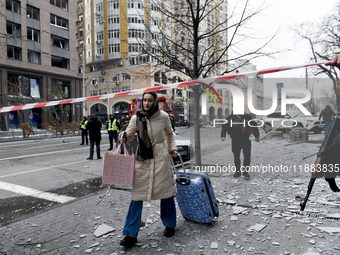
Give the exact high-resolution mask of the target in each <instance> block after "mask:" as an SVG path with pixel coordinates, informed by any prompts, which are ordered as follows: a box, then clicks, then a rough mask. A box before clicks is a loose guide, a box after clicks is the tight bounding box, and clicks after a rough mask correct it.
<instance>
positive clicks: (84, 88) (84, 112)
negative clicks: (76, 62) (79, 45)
mask: <svg viewBox="0 0 340 255" xmlns="http://www.w3.org/2000/svg"><path fill="white" fill-rule="evenodd" d="M103 23H105V20H102V21H100V22H99V23H98V24H97V25H96V26H94V27H92V28H91V29H90V30H89V31H87V33H86V34H85V36H84V40H83V58H82V68H83V70H82V74H83V97H86V87H87V85H88V84H86V82H85V57H86V52H85V45H84V44H85V43H86V38H87V36H88V35H89V33H91V32H92V31H93V29H95V28H96V27H97V26H98V25H101V24H103ZM85 106H86V103H85V101H83V116H87V114H86V113H87V109H85V108H86V107H85Z"/></svg>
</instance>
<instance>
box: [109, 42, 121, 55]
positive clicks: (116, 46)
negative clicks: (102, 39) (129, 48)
mask: <svg viewBox="0 0 340 255" xmlns="http://www.w3.org/2000/svg"><path fill="white" fill-rule="evenodd" d="M113 52H120V44H109V53H113Z"/></svg>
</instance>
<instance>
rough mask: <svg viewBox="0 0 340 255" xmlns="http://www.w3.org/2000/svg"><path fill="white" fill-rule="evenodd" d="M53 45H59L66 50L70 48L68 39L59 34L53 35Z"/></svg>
mask: <svg viewBox="0 0 340 255" xmlns="http://www.w3.org/2000/svg"><path fill="white" fill-rule="evenodd" d="M52 45H53V46H54V47H58V48H61V49H64V50H68V49H69V48H68V40H67V39H65V38H61V37H57V36H52Z"/></svg>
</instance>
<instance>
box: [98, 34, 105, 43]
mask: <svg viewBox="0 0 340 255" xmlns="http://www.w3.org/2000/svg"><path fill="white" fill-rule="evenodd" d="M103 40H104V32H103V31H100V32H97V42H100V41H103Z"/></svg>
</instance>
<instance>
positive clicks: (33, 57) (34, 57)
mask: <svg viewBox="0 0 340 255" xmlns="http://www.w3.org/2000/svg"><path fill="white" fill-rule="evenodd" d="M27 58H28V62H29V63H33V64H39V65H40V52H36V51H31V50H28V51H27Z"/></svg>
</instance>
